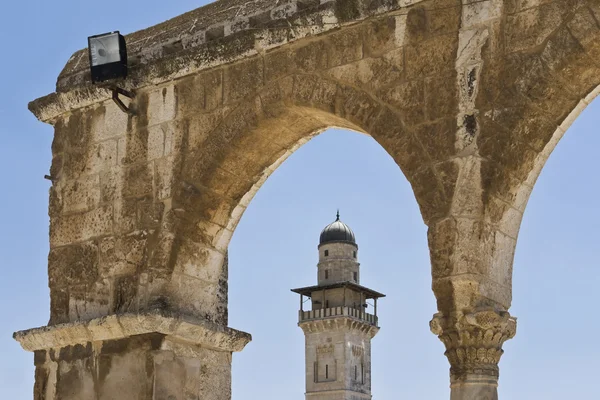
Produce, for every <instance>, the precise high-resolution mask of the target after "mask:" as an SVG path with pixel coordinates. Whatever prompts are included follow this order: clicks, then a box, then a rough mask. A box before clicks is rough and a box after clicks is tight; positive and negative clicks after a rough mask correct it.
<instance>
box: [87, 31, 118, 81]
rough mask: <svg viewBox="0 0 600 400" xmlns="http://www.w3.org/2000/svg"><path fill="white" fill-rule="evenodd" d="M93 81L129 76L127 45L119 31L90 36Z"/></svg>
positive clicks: (89, 49)
mask: <svg viewBox="0 0 600 400" xmlns="http://www.w3.org/2000/svg"><path fill="white" fill-rule="evenodd" d="M88 51H89V56H90V69H91V72H92V83H98V82H105V81H108V80H111V79H117V78H125V77H127V47H126V45H125V38H124V37H123V36H122V35H121V34H120V33H119V32H118V31H116V32H111V33H105V34H102V35H95V36H90V37H89V38H88Z"/></svg>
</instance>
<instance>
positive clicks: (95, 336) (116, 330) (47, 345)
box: [13, 311, 252, 352]
mask: <svg viewBox="0 0 600 400" xmlns="http://www.w3.org/2000/svg"><path fill="white" fill-rule="evenodd" d="M148 333H161V334H163V335H166V336H168V337H171V338H174V339H177V340H180V341H182V342H186V343H191V344H194V345H199V346H202V347H205V348H210V349H214V350H218V351H227V352H234V351H236V352H237V351H242V350H243V349H244V347H245V346H246V345H247V344H248V343H249V342H250V341H251V340H252V336H251V335H250V334H249V333H246V332H241V331H237V330H235V329H231V328H227V327H223V326H221V325H217V324H215V323H212V322H209V321H205V320H199V319H196V318H193V317H190V316H184V315H177V314H174V313H169V312H164V311H150V312H146V313H142V314H115V315H108V316H105V317H101V318H96V319H92V320H89V321H80V322H70V323H65V324H60V325H54V326H44V327H41V328H34V329H29V330H25V331H20V332H16V333H14V334H13V338H14V339H15V340H17V341H18V342H19V343H20V344H21V347H23V349H25V350H27V351H37V350H47V349H51V348H61V347H66V346H72V345H76V344H85V343H89V342H96V341H105V340H118V339H124V338H127V337H130V336H135V335H143V334H148Z"/></svg>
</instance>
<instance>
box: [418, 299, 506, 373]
mask: <svg viewBox="0 0 600 400" xmlns="http://www.w3.org/2000/svg"><path fill="white" fill-rule="evenodd" d="M429 325H430V328H431V332H433V333H434V334H435V335H437V336H438V337H439V338H440V340H441V341H442V342H443V343H444V345H445V346H446V352H445V353H444V354H445V355H446V357H448V361H449V362H450V377H451V380H452V382H455V381H460V380H465V379H467V377H468V376H469V375H479V376H488V377H490V378H492V379H495V380H497V379H498V363H499V361H500V357H502V353H504V351H503V350H502V345H503V344H504V342H505V341H507V340H509V339H512V338H513V337H514V336H515V334H516V332H517V319H516V318H514V317H511V316H510V314H509V313H508V312H507V311H494V310H482V311H475V312H473V313H468V314H464V313H457V314H453V315H450V316H445V315H443V314H441V313H437V314H435V315H434V316H433V319H432V320H431V322H430V323H429Z"/></svg>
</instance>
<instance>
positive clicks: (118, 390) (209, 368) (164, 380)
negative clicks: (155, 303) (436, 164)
mask: <svg viewBox="0 0 600 400" xmlns="http://www.w3.org/2000/svg"><path fill="white" fill-rule="evenodd" d="M35 365H36V373H35V377H36V382H35V388H34V399H35V400H54V399H61V400H79V399H97V400H108V399H115V398H120V399H131V400H135V399H188V398H189V399H191V398H211V399H228V398H230V396H231V393H230V392H228V391H227V390H226V388H227V387H229V386H230V385H231V353H225V352H217V351H214V350H210V349H205V348H202V347H200V346H189V345H184V344H181V343H175V342H172V341H169V340H168V339H166V338H165V336H164V335H161V334H148V335H140V336H132V337H129V338H127V339H121V340H111V341H104V342H95V343H93V344H92V343H87V344H85V345H82V344H77V345H74V346H68V347H63V348H60V349H51V350H47V351H46V350H38V351H36V352H35ZM215 386H218V387H221V388H223V390H221V391H219V392H217V393H211V390H212V388H213V387H215Z"/></svg>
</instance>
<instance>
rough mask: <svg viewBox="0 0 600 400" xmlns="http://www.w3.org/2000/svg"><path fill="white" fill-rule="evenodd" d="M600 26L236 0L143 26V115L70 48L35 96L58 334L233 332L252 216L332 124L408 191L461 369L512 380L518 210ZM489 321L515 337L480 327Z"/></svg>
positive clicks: (526, 10) (592, 91)
mask: <svg viewBox="0 0 600 400" xmlns="http://www.w3.org/2000/svg"><path fill="white" fill-rule="evenodd" d="M599 18H600V3H599V2H598V0H555V1H546V0H530V1H524V0H523V1H522V0H504V1H503V0H485V1H477V2H472V1H468V0H463V1H460V0H425V1H418V0H413V1H408V0H407V1H399V2H397V1H391V0H360V1H359V0H337V1H311V0H298V1H280V2H277V3H273V2H272V1H267V0H260V1H253V2H246V1H242V0H220V1H217V2H216V3H214V4H212V5H210V6H207V7H205V8H201V9H198V10H196V11H193V12H191V13H188V14H185V15H183V16H181V17H178V18H175V19H173V20H171V21H167V22H166V23H164V24H161V25H158V26H156V27H153V28H149V29H147V30H145V31H141V32H138V33H134V34H132V35H130V36H128V38H127V40H128V43H129V45H130V46H129V48H130V55H131V59H132V61H131V74H130V77H129V78H128V79H127V80H125V81H123V82H120V83H119V84H120V85H121V86H122V87H124V88H127V89H130V90H133V91H135V93H136V97H135V100H134V101H133V103H132V104H131V108H132V110H133V113H132V114H131V115H127V114H124V113H122V112H121V111H119V110H118V109H117V108H116V106H115V105H113V104H112V103H111V102H110V101H109V96H110V92H108V91H107V90H105V89H102V88H98V87H93V86H92V85H91V83H90V81H89V75H88V72H87V64H86V63H87V59H86V56H85V52H78V53H76V54H75V55H74V56H73V57H72V58H71V60H70V61H69V63H68V64H67V66H66V68H65V70H64V71H63V72H62V74H61V76H60V77H59V81H58V84H57V93H54V94H51V95H49V96H47V97H45V98H42V99H39V100H37V101H35V102H33V103H32V104H31V105H30V108H31V110H32V111H33V112H34V113H35V114H36V115H37V116H38V118H40V119H42V120H44V121H46V122H49V123H52V124H53V125H54V126H55V137H54V143H53V148H52V151H53V162H52V169H51V175H52V177H53V186H52V189H51V192H50V210H49V213H50V221H51V227H50V247H51V251H50V255H49V266H48V272H49V285H50V290H51V317H50V322H49V325H50V326H54V325H56V324H59V323H73V324H77V323H80V322H82V321H86V320H90V319H94V318H98V317H102V316H106V315H112V314H118V313H145V312H149V311H151V310H167V311H169V312H171V313H173V315H176V316H189V315H191V316H194V317H195V318H197V319H198V320H206V321H211V322H214V323H215V324H216V325H221V326H224V325H226V324H227V246H228V243H229V240H230V238H231V236H232V234H233V231H234V230H235V227H236V225H237V223H238V221H239V219H240V218H241V216H242V214H243V212H244V210H245V209H246V207H247V205H248V204H249V202H250V201H251V199H252V197H253V195H254V194H255V193H256V191H257V190H258V189H259V188H260V186H261V185H262V183H264V181H265V180H266V179H267V178H268V177H269V175H270V174H271V173H272V172H273V171H274V170H275V169H276V168H277V167H278V166H279V165H280V164H281V163H282V162H283V161H284V160H285V159H286V158H287V157H288V156H289V155H290V154H292V152H294V151H295V150H296V149H297V148H299V147H300V146H301V145H302V144H304V143H305V142H306V141H308V140H310V138H311V137H313V136H314V135H316V134H318V133H319V132H321V131H323V130H324V129H327V128H328V127H332V126H336V127H342V128H346V129H352V130H355V131H359V132H364V133H367V134H369V135H371V136H372V137H373V138H374V139H375V140H377V141H378V142H379V143H380V144H381V146H383V148H385V149H386V151H387V152H388V153H389V154H390V155H391V156H392V157H393V159H394V160H395V161H396V163H397V164H398V166H399V167H400V168H401V170H402V171H403V173H404V175H405V176H406V178H407V179H408V181H409V182H410V184H411V186H412V188H413V190H414V194H415V198H416V200H417V202H418V204H419V207H420V210H421V213H422V216H423V220H424V222H425V223H426V224H427V225H428V227H429V234H428V239H429V246H430V254H431V262H432V278H433V291H434V293H435V295H436V298H437V300H438V311H439V313H438V314H437V315H436V318H435V319H434V320H433V321H432V329H433V330H434V332H435V333H436V334H438V335H439V336H440V338H441V339H442V340H443V341H444V343H445V344H446V347H447V349H448V352H447V355H448V357H449V360H450V362H451V365H452V368H453V369H452V371H453V375H452V379H453V382H463V381H464V382H467V383H469V382H470V381H469V379H471V378H470V377H472V376H479V374H480V373H482V371H483V374H484V376H486V377H491V378H490V379H491V380H492V381H493V380H494V379H497V371H498V369H497V362H498V360H499V357H500V354H501V346H502V342H503V341H504V340H507V339H508V338H510V337H512V336H514V319H512V318H511V317H510V315H509V314H508V309H509V308H510V305H511V301H512V295H511V283H512V282H511V279H512V261H513V256H514V250H515V245H516V240H517V237H518V231H519V226H520V221H521V218H522V215H523V212H524V209H525V206H526V204H527V200H528V197H529V194H530V192H531V190H532V188H533V185H534V183H535V180H536V178H537V176H538V174H539V172H540V171H541V169H542V167H543V165H544V163H545V161H546V160H547V158H548V156H549V155H550V153H551V152H552V150H553V148H554V147H555V146H556V144H557V142H558V140H560V138H561V137H562V135H563V134H564V132H565V130H566V128H568V126H569V125H570V124H571V122H572V121H573V119H574V118H575V117H576V116H577V115H578V113H579V112H580V111H581V110H582V109H583V108H584V107H585V105H586V104H588V103H589V102H590V101H591V100H592V99H593V98H594V97H595V96H596V95H597V94H598V87H599V85H600V25H599V23H598V20H599ZM174 318H179V317H174ZM49 329H51V328H49ZM486 332H491V333H490V334H491V335H492V337H495V335H499V336H498V337H499V338H500V337H501V338H502V340H500V339H498V340H482V341H473V340H472V339H470V338H471V336H469V335H480V334H481V335H484V334H486V335H487V333H486ZM465 335H466V336H465ZM19 337H20V338H22V336H19ZM482 337H483V336H482ZM486 337H487V336H486ZM23 340H24V339H23ZM40 346H43V345H40ZM39 349H40V350H42V349H45V348H42V347H40V348H39ZM452 354H455V355H456V357H454V356H452ZM464 354H472V355H473V356H468V357H467V358H465V356H464ZM481 354H485V356H480V355H481ZM93 357H96V356H93ZM473 379H475V378H473ZM477 379H479V378H477ZM477 379H475V380H476V381H477ZM486 379H487V378H486ZM488 380H489V379H488ZM486 385H487V383H486ZM218 389H219V390H221V389H222V388H221V387H220V386H219V387H218ZM453 390H454V389H453ZM462 390H463V389H462V388H460V387H458V386H456V390H455V393H463V391H462ZM494 390H495V389H494ZM82 396H83V395H82ZM461 396H462V397H461ZM465 396H466V397H465ZM84 397H85V396H83V397H82V398H84ZM459 397H460V398H468V394H464V395H462V394H461V395H460V396H459Z"/></svg>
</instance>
